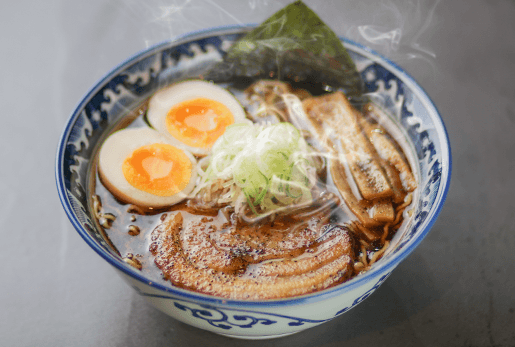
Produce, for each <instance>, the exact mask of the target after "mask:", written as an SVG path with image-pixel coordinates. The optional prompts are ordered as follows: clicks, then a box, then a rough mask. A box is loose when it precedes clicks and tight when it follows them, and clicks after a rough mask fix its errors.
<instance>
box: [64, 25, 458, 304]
mask: <svg viewBox="0 0 515 347" xmlns="http://www.w3.org/2000/svg"><path fill="white" fill-rule="evenodd" d="M254 26H255V24H248V25H237V26H221V27H215V28H211V29H207V30H199V31H195V32H192V33H188V34H185V35H182V36H179V37H178V38H175V39H173V40H167V41H164V42H161V43H158V44H156V45H153V46H151V47H149V48H146V49H144V50H142V51H140V52H138V53H136V54H134V55H133V56H131V57H130V58H128V59H127V60H125V61H124V62H122V63H121V64H119V65H117V66H116V67H115V68H114V69H112V70H111V71H110V72H108V73H107V74H105V75H104V76H103V77H102V78H101V79H100V80H99V81H98V82H97V83H96V84H95V86H94V87H93V88H91V89H90V91H89V92H87V93H86V94H85V95H84V96H83V98H82V99H81V101H80V102H79V103H78V105H77V106H76V108H75V109H74V111H73V113H72V114H71V116H70V117H69V119H68V121H67V123H66V126H65V128H64V130H63V132H62V134H61V137H60V139H59V143H58V148H57V155H56V172H55V174H56V185H57V190H58V194H59V198H60V200H61V204H62V205H63V208H64V210H65V212H66V214H67V216H68V218H69V219H70V222H71V223H72V225H73V227H74V228H75V229H76V230H77V232H78V233H79V235H80V236H81V237H82V238H83V239H84V241H85V242H86V243H87V244H88V245H89V246H90V247H91V248H93V250H95V252H97V253H98V254H99V255H100V256H101V257H102V258H104V259H105V260H106V261H107V262H108V263H109V264H111V265H112V266H114V267H115V268H117V269H118V270H120V271H122V272H123V273H124V274H126V275H128V276H130V277H132V278H134V279H136V280H138V281H140V282H141V283H143V284H146V285H149V286H151V287H153V288H155V289H157V290H160V291H164V292H166V293H169V294H174V295H177V296H180V297H183V298H187V299H193V300H196V301H198V302H200V303H210V304H217V305H220V306H226V307H232V306H247V307H281V306H290V305H298V304H309V303H314V302H318V301H322V300H325V299H329V298H332V297H334V296H337V295H340V294H342V293H345V292H348V291H351V290H353V289H355V288H356V287H359V286H361V285H362V284H364V283H365V282H369V281H371V280H373V279H374V278H377V277H379V276H380V275H381V274H385V273H389V272H391V271H392V270H393V269H394V268H395V267H396V266H397V265H398V264H399V263H400V262H401V261H402V260H403V259H405V258H406V257H407V256H408V255H409V254H410V253H411V252H413V250H414V249H415V248H416V247H417V246H418V245H419V244H420V242H421V241H422V240H423V239H424V238H425V237H426V236H427V234H428V232H429V230H430V229H431V228H432V226H433V225H434V223H435V221H436V219H437V217H438V215H439V213H440V212H441V209H442V208H443V205H444V202H445V200H446V197H447V193H448V190H449V185H450V180H451V173H452V153H451V147H450V142H449V136H448V133H447V129H446V128H445V125H444V123H443V121H442V119H441V116H440V113H439V112H438V109H437V108H436V106H435V105H434V103H433V101H432V100H431V99H430V97H429V96H428V95H427V93H425V91H424V90H423V88H422V87H421V86H420V85H418V83H417V82H416V81H415V80H414V79H413V78H412V77H411V76H410V75H408V74H407V73H406V72H405V71H404V70H403V69H402V68H400V67H399V66H397V65H396V64H395V63H394V62H392V61H390V60H389V59H387V58H385V57H383V56H381V55H379V54H378V53H377V52H375V51H374V50H372V49H370V48H368V47H366V46H364V45H361V44H359V43H356V42H354V41H352V40H349V39H346V38H341V40H342V41H343V42H344V43H346V44H349V45H351V46H354V47H356V48H358V49H360V50H362V51H363V52H365V53H368V58H370V59H371V60H373V61H377V62H380V63H381V64H382V65H389V66H390V67H391V68H393V70H395V73H396V76H397V77H398V78H399V79H400V80H402V82H404V83H405V84H408V85H409V86H410V88H411V89H412V90H413V91H414V92H415V94H416V95H417V96H418V97H419V98H420V99H421V101H422V102H423V103H424V104H425V106H426V108H428V109H432V112H431V113H432V114H434V115H435V116H436V117H432V120H433V121H434V122H435V126H436V125H437V126H438V127H440V131H441V133H442V134H444V135H445V136H444V138H445V143H442V150H445V149H447V151H446V152H445V153H442V176H443V177H445V178H446V179H445V180H442V181H441V186H442V187H443V189H439V190H438V192H439V194H438V195H437V196H436V198H435V201H437V202H436V205H437V206H436V208H435V209H434V210H432V215H431V216H430V219H429V220H427V221H426V222H425V227H424V228H423V230H422V231H420V232H419V235H418V236H417V237H416V238H413V239H412V240H410V241H409V242H408V243H407V244H406V245H405V246H404V247H402V249H400V250H399V251H398V252H397V253H396V254H395V256H394V257H392V258H390V259H388V261H387V262H384V263H381V264H379V263H378V266H377V267H374V268H372V269H371V270H369V271H367V272H366V273H364V274H363V275H360V276H357V277H355V278H353V279H352V280H350V281H349V282H346V283H343V284H340V285H338V286H335V287H332V288H329V289H326V290H323V291H319V292H315V293H312V294H306V295H303V296H298V297H293V298H285V299H277V300H266V301H246V300H231V299H223V298H217V297H213V296H209V295H205V294H200V293H196V292H192V291H187V290H184V289H181V288H175V287H167V286H164V285H161V284H159V283H153V282H151V281H149V280H148V279H146V278H145V277H144V276H142V275H141V274H140V273H138V271H137V270H134V269H133V268H132V267H130V266H128V265H126V264H125V263H124V262H123V261H122V260H121V258H117V257H115V256H114V255H113V254H111V253H109V252H107V251H106V250H105V249H104V248H102V247H101V246H100V245H99V244H98V243H97V241H96V240H95V239H94V238H92V237H91V236H90V235H89V234H88V233H87V232H86V230H84V228H83V227H82V225H81V223H80V221H79V220H78V218H77V217H76V216H75V214H74V212H73V209H72V207H71V205H70V203H69V201H68V198H67V194H66V188H65V184H64V175H63V174H62V173H63V165H64V159H63V154H64V151H65V144H66V142H65V140H66V139H67V138H68V135H69V134H70V131H71V128H72V127H73V125H74V123H75V121H76V120H77V118H78V116H79V112H80V111H81V110H82V109H83V107H84V106H85V105H86V104H87V103H88V102H89V101H90V99H91V97H92V96H94V95H95V94H96V93H97V92H98V91H99V90H100V89H101V88H102V87H103V86H104V83H105V82H107V81H108V79H109V77H111V76H115V75H116V74H117V73H119V72H120V71H121V69H122V68H125V67H127V66H129V65H130V64H131V63H135V62H136V61H138V60H141V59H143V58H145V56H147V55H152V54H154V53H155V51H156V50H159V48H160V47H165V46H167V45H170V44H171V43H173V44H174V46H177V45H181V44H184V43H187V42H188V41H193V40H199V39H202V38H205V37H209V36H213V35H215V34H216V35H229V34H236V33H242V32H244V31H245V30H249V29H251V28H252V27H254ZM446 159H447V162H446ZM170 299H175V298H172V297H170Z"/></svg>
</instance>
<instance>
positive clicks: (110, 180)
mask: <svg viewBox="0 0 515 347" xmlns="http://www.w3.org/2000/svg"><path fill="white" fill-rule="evenodd" d="M154 143H161V144H169V145H172V146H174V147H177V148H179V149H182V150H183V152H184V153H185V154H186V156H187V157H188V158H189V160H190V161H191V164H192V167H191V177H190V179H189V182H188V184H187V185H186V187H185V188H184V189H183V190H182V191H180V192H178V193H177V194H174V195H172V196H157V195H154V194H151V193H148V192H145V191H142V190H140V189H138V188H136V187H134V186H132V185H131V184H130V183H129V182H128V181H127V179H126V178H125V176H124V174H123V171H122V165H123V162H124V160H125V159H126V158H127V157H129V156H130V155H131V154H132V152H134V151H135V150H136V149H138V148H140V147H143V146H146V145H151V144H154ZM196 164H197V162H196V160H195V158H194V157H193V155H192V154H191V153H190V152H188V151H187V150H184V149H183V148H181V147H180V146H177V145H176V144H174V143H172V142H171V141H170V140H169V138H168V137H166V136H164V135H162V134H160V133H158V132H157V131H155V130H153V129H150V128H131V129H122V130H119V131H117V132H115V133H113V134H111V135H110V136H109V137H108V138H107V139H106V140H105V141H104V143H103V144H102V148H101V149H100V153H99V156H98V172H99V175H100V179H101V181H102V183H103V184H104V186H106V188H107V189H108V190H109V191H110V192H111V193H112V194H113V195H114V196H115V197H117V198H118V199H119V200H121V201H123V202H127V203H132V204H134V205H138V206H142V207H147V208H161V207H166V206H170V205H173V204H176V203H178V202H180V201H182V200H183V199H185V198H186V197H187V196H188V194H189V193H190V192H191V191H192V190H193V188H194V186H195V180H196V178H197V169H196Z"/></svg>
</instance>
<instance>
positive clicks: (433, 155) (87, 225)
mask: <svg viewBox="0 0 515 347" xmlns="http://www.w3.org/2000/svg"><path fill="white" fill-rule="evenodd" d="M247 30H249V29H248V28H241V27H237V28H236V27H232V28H227V27H226V28H221V29H215V30H209V31H204V32H199V33H195V34H192V35H188V36H186V37H184V38H182V39H179V40H175V41H172V42H165V43H163V44H160V45H157V46H155V47H152V48H150V49H148V50H146V51H144V52H142V53H140V54H137V55H136V56H134V57H132V58H130V59H129V60H127V61H126V62H124V63H122V64H121V65H120V66H118V67H116V68H115V69H114V70H112V71H111V72H110V73H109V74H108V75H107V76H106V77H104V78H103V79H102V80H101V81H100V82H99V83H98V84H97V85H96V86H94V87H93V88H92V89H91V90H90V91H89V93H88V94H87V95H86V96H85V97H84V99H83V100H82V101H81V102H80V103H79V105H78V106H77V108H76V109H75V111H74V112H73V113H72V115H71V117H70V118H69V120H68V123H67V124H66V127H65V129H64V131H63V134H62V137H61V140H60V143H59V148H58V152H57V160H56V180H57V189H58V191H59V196H60V198H61V202H62V204H63V207H64V209H65V211H66V213H67V214H68V217H69V219H70V221H71V223H72V224H73V226H74V227H75V229H76V230H77V231H78V232H79V234H80V235H81V236H82V238H83V239H84V240H85V241H86V242H87V243H88V244H89V245H90V246H91V247H92V248H93V249H94V250H95V251H96V252H97V253H98V254H99V255H100V256H101V257H103V258H104V259H105V260H106V261H107V262H108V263H109V264H111V265H113V266H114V267H115V268H116V270H117V271H118V272H119V273H120V274H121V276H122V278H124V279H125V280H126V281H127V283H129V285H131V286H132V287H133V288H134V289H135V290H136V291H137V292H138V293H139V294H140V295H142V296H144V297H145V298H146V299H147V300H148V301H149V302H150V303H151V304H152V305H154V306H155V307H157V308H158V309H160V310H162V311H163V312H165V313H167V314H169V315H170V316H172V317H174V318H176V319H178V320H180V321H182V322H185V323H188V324H191V325H193V326H196V327H199V328H202V329H206V330H210V331H212V332H215V333H219V334H223V335H227V336H233V337H239V338H249V339H259V338H271V337H278V336H283V335H288V334H292V333H295V332H298V331H301V330H304V329H307V328H311V327H314V326H316V325H319V324H321V323H324V322H327V321H329V320H331V319H333V318H335V317H337V316H339V315H341V314H343V313H345V312H347V311H348V310H350V309H351V308H353V307H354V306H356V305H357V304H359V303H360V302H362V301H363V300H365V299H366V298H367V297H369V296H370V295H371V294H372V293H373V292H374V291H375V290H376V289H377V288H378V287H379V286H380V285H381V284H382V283H383V282H384V281H385V280H386V279H387V278H388V276H389V275H390V273H391V272H392V271H393V270H394V269H395V267H396V266H397V265H398V264H399V263H400V262H401V261H402V260H403V259H405V258H406V257H407V256H408V254H410V253H411V252H413V250H414V249H415V248H416V247H417V246H418V244H419V243H420V242H421V241H422V239H423V238H424V237H425V236H426V235H427V233H428V232H429V230H430V228H431V226H432V225H433V223H434V222H435V220H436V218H437V216H438V214H439V212H440V210H441V208H442V205H443V203H444V200H445V197H446V194H447V190H448V188H449V182H450V177H451V176H450V175H451V152H450V147H449V140H448V137H447V133H446V130H445V127H444V124H443V122H442V119H441V118H440V116H439V114H438V111H437V110H436V108H435V106H434V105H433V103H432V102H431V100H430V99H429V97H428V96H427V95H426V94H425V93H424V91H423V90H422V89H421V88H420V87H419V86H418V85H417V83H416V82H415V81H414V80H413V79H412V78H411V77H410V76H408V75H407V74H406V73H405V72H404V71H402V69H400V68H399V67H397V66H396V65H395V64H394V63H392V62H391V61H388V60H387V59H385V58H383V57H380V56H379V55H378V54H376V53H375V52H373V51H371V50H370V49H367V48H366V47H363V46H361V45H358V44H356V43H353V42H350V41H348V40H345V39H344V40H343V42H344V44H345V46H346V48H347V49H348V51H349V53H350V54H351V56H352V58H353V59H354V61H355V62H356V65H357V67H358V70H359V71H360V72H361V74H362V77H363V80H364V81H365V83H366V85H367V87H368V89H369V91H370V92H373V93H374V94H375V95H376V96H378V97H379V98H380V100H381V103H382V104H383V106H384V107H385V108H386V109H387V110H388V111H389V112H390V114H392V115H394V117H395V119H394V121H396V122H397V123H398V124H399V125H400V126H401V128H402V129H403V131H404V136H406V137H409V139H410V140H411V141H410V142H411V144H412V145H411V150H412V153H410V154H411V156H412V158H413V160H412V161H413V163H412V165H415V166H418V168H417V169H418V170H415V171H418V179H419V186H420V189H419V193H418V195H417V196H416V198H415V201H414V204H413V206H414V208H413V211H414V214H413V216H412V218H411V220H410V222H409V223H408V225H407V226H405V228H404V230H403V231H402V232H398V233H397V235H396V237H395V238H394V239H393V240H392V244H391V246H390V248H389V251H388V253H387V254H386V255H385V256H384V257H383V258H382V259H381V260H380V261H379V262H377V263H376V264H374V266H372V268H371V269H370V270H369V271H368V272H366V273H364V274H362V275H360V276H357V277H355V278H354V279H352V280H350V281H349V282H346V283H344V284H341V285H338V286H336V287H332V288H329V289H326V290H323V291H320V292H316V293H313V294H309V295H304V296H299V297H294V298H288V299H281V300H269V301H241V300H227V299H222V298H217V297H213V296H208V295H203V294H198V293H195V292H191V291H188V290H184V289H180V288H175V287H172V286H171V285H168V286H167V285H163V284H160V283H154V282H153V281H151V280H149V279H147V278H145V277H144V276H142V274H141V273H140V272H139V271H138V270H137V269H135V268H133V267H131V266H129V265H128V264H126V263H125V262H124V261H123V260H122V258H121V257H120V256H119V255H118V254H117V252H116V251H114V250H113V249H112V248H111V247H110V246H109V245H108V243H107V242H106V241H105V239H104V238H103V236H102V231H101V230H98V229H97V227H96V226H95V225H96V224H95V223H94V222H93V218H94V217H93V213H92V211H91V209H90V207H89V206H88V199H87V186H88V179H89V176H88V172H89V170H90V166H91V158H92V156H93V154H94V151H95V147H96V145H97V143H98V142H99V139H101V138H102V137H103V135H105V132H106V131H108V130H109V129H111V128H112V126H113V124H114V123H116V122H117V121H118V120H120V118H121V117H123V116H124V115H125V114H126V113H127V110H130V109H133V108H135V107H136V106H138V105H139V104H140V103H141V102H142V101H143V100H145V99H146V98H148V97H149V96H150V95H151V94H152V93H153V92H155V91H156V90H157V89H159V88H160V87H162V86H164V85H167V84H170V83H172V82H173V81H176V80H180V79H184V78H188V77H192V76H198V75H199V74H201V73H202V72H204V71H206V69H207V68H209V67H210V66H211V65H212V64H213V63H214V62H215V61H217V60H219V59H220V57H221V56H222V55H223V54H224V52H225V51H226V50H227V49H228V48H229V47H230V46H231V44H232V43H233V42H234V41H235V40H237V39H238V38H239V37H241V36H242V35H243V34H244V33H245V32H246V31H247Z"/></svg>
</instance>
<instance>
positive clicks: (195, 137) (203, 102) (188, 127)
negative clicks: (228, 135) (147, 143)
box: [147, 80, 245, 155]
mask: <svg viewBox="0 0 515 347" xmlns="http://www.w3.org/2000/svg"><path fill="white" fill-rule="evenodd" d="M147 119H148V121H149V122H150V124H151V125H152V126H153V127H154V128H155V129H156V130H157V131H159V132H161V133H164V134H167V135H169V136H170V138H171V139H172V141H173V142H174V143H177V144H182V145H185V146H186V148H187V149H188V150H190V151H191V152H192V153H193V154H196V155H207V154H208V153H209V150H210V149H211V146H213V144H214V143H215V141H216V140H217V139H218V138H219V137H220V136H222V135H223V133H224V132H225V128H227V127H228V126H229V125H231V124H234V123H239V122H243V121H244V120H245V111H244V110H243V108H242V106H241V105H240V103H239V102H238V100H236V98H235V97H234V96H233V95H232V94H231V93H229V92H228V91H227V90H225V89H224V88H222V87H220V86H217V85H216V84H213V83H209V82H205V81H200V80H195V81H186V82H180V83H177V84H174V85H172V86H170V87H167V88H164V89H161V90H160V91H158V92H157V93H156V94H154V95H153V96H152V97H151V98H150V101H149V105H148V111H147Z"/></svg>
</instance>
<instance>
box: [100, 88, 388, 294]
mask: <svg viewBox="0 0 515 347" xmlns="http://www.w3.org/2000/svg"><path fill="white" fill-rule="evenodd" d="M230 91H231V92H233V94H234V95H235V96H236V97H237V98H239V99H240V100H241V99H242V98H243V97H244V96H243V93H242V92H241V90H235V89H230ZM147 104H148V101H146V102H144V103H143V104H141V105H140V106H139V107H138V108H136V109H135V110H134V111H132V112H131V113H130V114H128V115H127V116H126V117H124V118H123V119H122V120H121V121H120V122H119V123H117V124H116V125H115V127H114V128H113V129H112V131H111V132H110V133H112V132H114V131H116V130H119V129H122V128H126V127H141V126H147V124H146V123H145V119H144V114H145V111H146V108H147ZM106 137H107V136H106ZM95 163H96V160H95ZM92 167H93V168H92V173H93V174H92V175H91V180H90V182H91V183H90V192H91V197H92V196H94V195H96V196H98V197H99V198H100V201H101V204H102V213H111V214H113V215H114V216H116V220H115V221H114V222H113V223H112V225H110V227H109V228H103V227H101V226H100V225H97V227H98V228H99V229H101V230H105V233H106V237H107V238H108V241H109V242H110V243H112V244H113V247H115V248H116V250H117V251H118V252H119V254H120V255H121V256H122V257H123V258H125V257H127V256H128V255H131V254H132V255H134V256H135V257H136V259H137V260H138V261H139V262H140V263H141V265H142V269H141V272H142V274H143V275H144V276H145V277H146V278H148V279H149V280H150V281H153V282H157V283H161V284H163V285H171V284H170V282H168V281H166V280H165V279H164V278H163V276H162V273H161V270H160V269H158V268H157V266H156V265H155V264H154V261H153V256H152V255H151V254H150V252H149V246H150V244H151V240H150V234H151V232H152V231H153V230H154V229H155V228H156V226H157V225H158V224H159V223H160V222H161V218H162V217H163V215H164V214H166V213H167V212H168V211H172V210H180V211H181V212H182V214H183V216H184V218H185V221H188V220H191V219H193V218H198V215H199V214H198V213H195V214H194V213H192V212H193V211H192V210H191V209H190V208H188V207H187V204H186V202H182V203H179V204H177V205H175V206H172V207H170V208H169V209H168V210H161V211H149V210H146V211H141V212H143V213H138V212H137V211H135V209H134V208H132V207H133V206H132V205H130V204H125V203H122V202H120V201H118V200H117V199H116V198H115V197H114V196H113V195H112V194H111V193H110V192H109V191H108V190H107V189H106V188H105V187H104V185H103V184H102V183H101V181H100V179H99V175H98V173H97V170H96V165H93V166H92ZM319 187H320V188H322V189H325V190H327V191H329V192H331V193H334V194H336V196H339V192H338V190H337V189H336V187H335V186H334V184H333V183H332V182H331V179H330V177H329V178H328V179H327V182H324V180H321V181H320V182H319ZM90 204H91V205H90V207H91V206H93V204H92V201H90ZM341 205H345V203H344V202H343V201H341ZM132 210H134V211H132ZM346 210H347V209H345V208H340V207H338V208H336V209H334V210H332V213H331V216H330V218H329V222H330V223H332V224H344V223H348V222H349V221H351V220H355V217H354V216H352V215H351V214H350V213H349V212H347V211H346ZM128 211H130V212H128ZM206 216H207V217H212V218H213V217H214V223H215V224H220V225H221V224H223V223H225V222H226V220H225V218H224V217H223V216H222V215H221V213H218V215H213V214H211V215H206ZM95 222H96V223H98V221H95ZM131 225H133V226H136V227H138V228H139V230H140V232H139V234H137V235H130V234H129V226H131ZM380 229H382V226H381V227H379V228H378V230H376V232H377V233H381V232H382V231H381V230H380ZM393 233H394V231H392V230H390V234H389V235H388V237H387V239H391V237H392V236H393ZM381 247H382V244H380V243H379V242H375V243H372V244H371V247H369V248H368V249H367V253H368V254H371V253H373V252H375V251H378V250H379V249H380V248H381ZM355 249H356V255H357V259H358V258H359V256H360V252H361V248H360V243H359V240H356V242H355ZM250 266H251V267H252V266H255V265H250ZM250 271H252V269H250Z"/></svg>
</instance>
